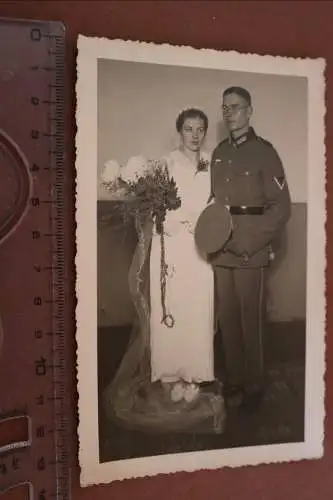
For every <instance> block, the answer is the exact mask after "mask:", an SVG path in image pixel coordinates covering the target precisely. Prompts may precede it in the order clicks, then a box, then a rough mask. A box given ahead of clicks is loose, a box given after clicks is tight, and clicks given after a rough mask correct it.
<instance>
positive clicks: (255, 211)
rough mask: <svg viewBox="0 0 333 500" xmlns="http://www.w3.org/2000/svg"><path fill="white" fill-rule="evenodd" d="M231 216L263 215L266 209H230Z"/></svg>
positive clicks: (232, 207) (233, 207)
mask: <svg viewBox="0 0 333 500" xmlns="http://www.w3.org/2000/svg"><path fill="white" fill-rule="evenodd" d="M229 212H230V213H231V215H263V214H264V212H265V207H235V206H231V207H229Z"/></svg>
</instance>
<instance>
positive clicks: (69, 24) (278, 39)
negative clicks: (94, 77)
mask: <svg viewBox="0 0 333 500" xmlns="http://www.w3.org/2000/svg"><path fill="white" fill-rule="evenodd" d="M0 16H8V17H21V18H30V19H32V18H35V19H46V20H53V21H62V22H63V23H64V24H65V26H66V29H67V45H68V47H67V48H68V64H69V70H70V71H69V74H70V77H69V78H70V81H69V85H70V89H71V93H70V97H71V102H70V105H71V106H72V107H73V112H72V114H71V118H70V119H71V123H70V126H71V129H72V131H73V138H72V139H73V140H70V141H69V154H70V158H71V159H72V169H73V175H74V158H75V157H74V154H75V149H74V132H75V122H74V106H75V89H74V84H75V78H76V74H75V57H76V40H77V35H78V34H79V33H82V34H84V35H92V36H104V37H110V38H123V39H131V40H145V41H153V42H157V43H165V42H166V43H171V44H174V45H192V46H194V47H196V48H202V47H206V48H213V49H218V50H238V51H241V52H255V53H259V54H272V55H281V56H292V57H307V56H309V57H325V58H326V59H327V72H326V75H327V79H328V84H327V102H329V101H330V98H331V97H333V32H332V19H333V2H320V1H317V2H315V1H313V2H303V1H294V2H287V1H286V2H282V1H280V2H269V1H257V2H250V1H242V2H237V1H233V2H223V1H220V2H211V1H205V2H204V1H201V2H192V1H188V2H187V1H177V2H176V1H175V2H173V1H164V2H160V1H146V2H141V1H132V2H126V1H122V2H121V1H119V2H112V1H105V2H98V1H86V2H83V1H77V2H73V1H64V2H62V1H54V2H49V1H41V2H30V1H16V2H0ZM272 98H274V96H272ZM327 109H328V112H327V116H326V120H327V133H326V134H327V135H326V143H327V164H328V170H329V166H330V162H331V161H332V159H333V150H332V146H331V145H332V144H333V115H332V111H331V109H330V108H329V106H328V108H327ZM272 118H274V117H272ZM290 140H291V141H292V137H291V138H290ZM332 188H333V181H332V176H331V175H330V174H329V175H328V183H327V190H328V206H327V209H328V224H327V227H328V228H329V227H330V222H329V221H330V218H331V211H332V203H331V200H330V195H331V193H332ZM332 248H333V247H332V236H331V234H329V231H328V246H327V259H328V268H327V295H328V298H329V299H330V297H331V293H330V292H331V291H332V286H333V280H332V278H331V276H333V274H332V269H331V268H332V258H330V257H331V254H332ZM329 306H330V300H328V309H329ZM332 326H333V325H332V318H331V315H329V314H328V324H327V374H326V382H327V390H326V412H327V418H326V428H325V432H326V436H325V456H324V458H323V459H322V460H319V461H303V462H298V463H289V464H274V465H263V466H258V467H243V468H238V469H224V470H220V471H212V472H210V471H200V472H197V473H193V474H189V473H179V474H176V475H172V476H169V477H167V476H159V477H156V478H145V479H139V480H133V481H125V482H117V483H114V484H113V485H111V486H103V487H94V488H92V487H91V488H86V489H82V488H80V487H79V485H78V474H79V469H78V465H77V459H76V449H77V440H76V437H74V438H73V498H74V500H85V499H88V498H89V499H90V498H93V499H94V500H106V499H117V500H118V499H119V500H129V499H134V498H138V499H140V500H152V499H154V500H155V499H156V498H159V499H160V500H164V499H174V500H187V499H193V500H197V499H203V498H207V499H208V498H209V499H211V500H215V499H216V500H217V499H219V500H226V499H230V500H245V499H248V498H254V499H256V500H280V499H281V500H282V499H283V500H289V499H294V500H301V499H302V500H314V499H316V500H330V499H332V498H333V474H332V470H333V469H332V468H333V417H332V409H333V385H332V384H331V382H332V379H333V359H332V358H333V341H332V338H331V337H330V329H331V327H332ZM69 333H70V334H72V336H73V338H74V326H73V329H72V332H69ZM72 367H73V374H74V368H75V350H74V342H73V353H72ZM73 377H74V375H73ZM75 404H76V397H75V391H74V386H73V412H74V410H75Z"/></svg>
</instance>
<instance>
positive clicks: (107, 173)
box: [101, 160, 120, 183]
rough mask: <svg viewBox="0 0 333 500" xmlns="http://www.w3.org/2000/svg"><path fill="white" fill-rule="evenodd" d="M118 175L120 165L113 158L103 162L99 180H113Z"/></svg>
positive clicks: (107, 181)
mask: <svg viewBox="0 0 333 500" xmlns="http://www.w3.org/2000/svg"><path fill="white" fill-rule="evenodd" d="M119 176H120V166H119V164H118V162H116V161H115V160H109V161H107V162H106V163H105V164H104V167H103V170H102V173H101V180H102V182H106V183H109V182H114V181H115V180H116V179H117V178H118V177H119Z"/></svg>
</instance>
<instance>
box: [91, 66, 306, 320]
mask: <svg viewBox="0 0 333 500" xmlns="http://www.w3.org/2000/svg"><path fill="white" fill-rule="evenodd" d="M230 85H241V86H244V87H246V88H247V89H248V90H249V91H250V92H251V94H252V98H253V106H254V115H253V121H252V124H253V126H254V128H255V130H256V132H257V133H258V135H260V136H262V137H264V138H265V139H267V140H269V141H270V142H272V144H273V145H274V146H275V148H276V149H277V151H278V153H279V155H280V157H281V159H282V161H283V164H284V167H285V171H286V176H287V180H288V184H289V188H290V191H291V196H292V201H293V210H292V217H291V220H290V222H289V224H288V226H287V230H286V237H285V249H284V251H283V255H282V257H280V258H279V261H278V263H277V265H276V266H275V268H274V269H273V272H272V273H271V276H270V279H269V284H268V292H269V298H268V313H269V317H270V318H271V319H272V320H275V321H290V320H294V319H304V318H305V312H306V311H305V297H306V293H305V285H306V201H307V81H306V79H305V78H300V77H290V76H280V75H264V74H249V73H236V72H227V71H220V70H218V71H216V70H206V69H204V70H203V69H198V68H182V67H181V68H180V67H171V66H162V65H152V64H145V63H129V62H118V61H100V62H99V72H98V86H99V92H98V177H99V175H100V173H101V170H102V168H103V165H104V163H105V161H107V160H109V159H115V160H117V161H118V162H120V163H124V162H126V161H127V159H128V158H129V157H130V156H134V155H139V154H142V155H144V156H148V157H160V156H162V155H164V154H166V153H168V152H169V151H170V150H172V149H174V148H175V147H177V145H178V134H177V132H176V130H175V120H176V117H177V115H178V113H179V111H180V110H181V109H182V108H184V107H189V106H196V107H200V108H201V109H203V110H204V111H205V112H206V114H207V116H208V118H209V130H208V134H207V138H206V143H205V149H206V150H207V151H211V150H212V149H213V148H214V147H215V146H216V144H217V143H218V142H219V141H220V140H221V139H223V138H224V136H225V131H224V129H223V125H222V124H221V120H220V118H221V113H220V104H221V93H222V91H223V89H225V88H226V87H228V86H230ZM97 180H98V178H97ZM99 198H100V199H102V198H103V196H102V193H101V192H99ZM132 244H133V242H132V243H130V242H129V241H127V242H124V240H123V237H122V236H121V234H120V233H119V232H117V233H114V232H112V231H111V230H110V229H108V228H105V227H104V228H102V227H101V228H100V229H99V231H98V294H99V297H98V299H99V324H100V325H111V324H123V323H127V322H130V321H131V320H132V319H133V314H134V311H133V307H132V304H131V300H130V297H129V294H128V287H127V274H126V273H127V269H128V266H129V264H130V260H131V252H132V250H133V249H132Z"/></svg>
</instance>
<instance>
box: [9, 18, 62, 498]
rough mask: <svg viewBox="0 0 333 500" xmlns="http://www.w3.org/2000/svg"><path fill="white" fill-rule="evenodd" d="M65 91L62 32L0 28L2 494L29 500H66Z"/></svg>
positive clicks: (53, 25)
mask: <svg viewBox="0 0 333 500" xmlns="http://www.w3.org/2000/svg"><path fill="white" fill-rule="evenodd" d="M65 82H66V67H65V30H64V27H63V25H62V24H61V23H57V22H39V21H24V20H10V19H0V95H1V106H0V108H1V110H0V160H1V161H0V275H1V276H2V278H1V284H0V315H1V327H2V330H1V339H0V436H1V434H5V435H7V439H8V442H4V438H3V437H2V439H1V443H0V491H1V492H3V491H7V492H8V490H10V489H12V488H15V487H16V486H17V485H23V484H26V485H28V486H29V495H30V499H31V500H32V499H34V500H49V499H50V500H51V499H53V500H54V499H56V500H65V499H68V498H69V497H70V473H69V471H70V463H69V433H70V430H69V425H70V421H69V419H68V405H69V401H68V400H69V396H68V381H67V369H66V366H67V363H68V361H67V360H68V349H67V346H68V338H67V337H68V332H69V331H70V330H69V327H68V319H67V318H68V317H69V316H70V312H69V307H71V300H70V298H71V292H70V290H69V284H68V276H69V269H70V263H68V262H69V260H70V259H69V253H70V250H69V248H70V247H69V245H70V230H69V231H68V224H71V222H69V218H70V217H71V214H70V210H71V209H70V203H71V202H70V201H68V198H70V197H71V193H70V194H69V189H70V182H71V180H70V172H68V170H67V169H66V155H65V140H66V129H65V124H66V85H65ZM66 228H67V229H66ZM68 240H69V241H68ZM69 319H70V320H71V318H69ZM22 423H23V425H25V429H26V432H25V435H23V437H22V436H21V437H20V438H17V437H16V438H15V436H13V437H12V438H10V432H7V433H4V432H1V429H5V428H6V426H8V428H9V429H13V428H15V425H16V424H19V427H20V429H21V428H22V425H21V424H22Z"/></svg>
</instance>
